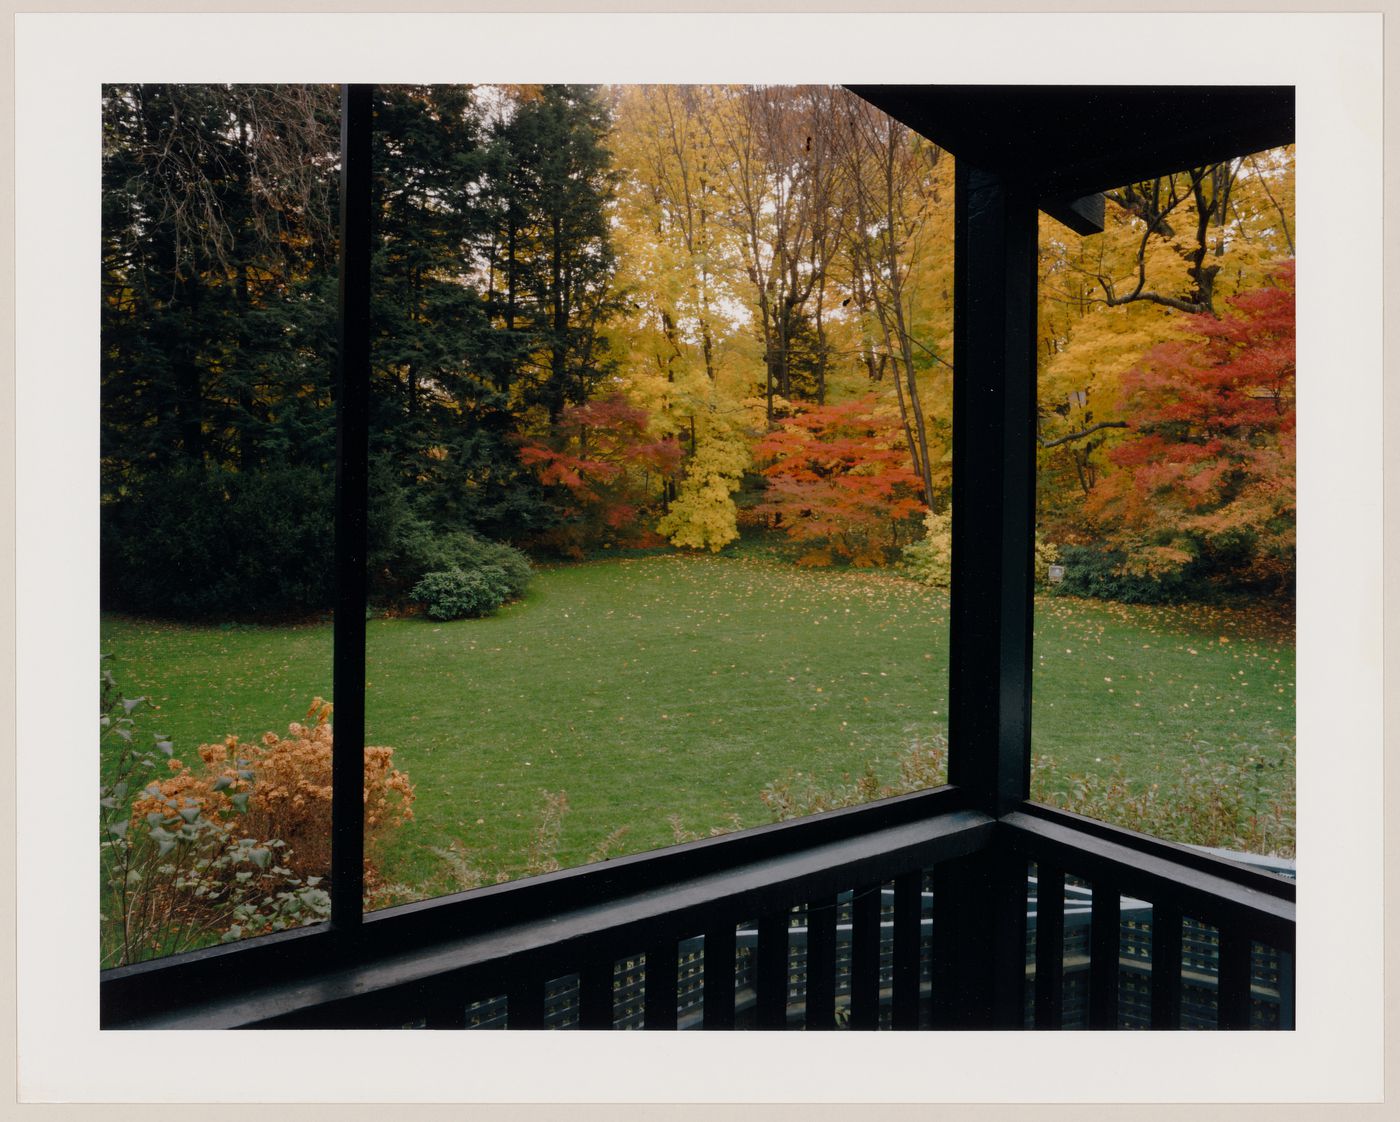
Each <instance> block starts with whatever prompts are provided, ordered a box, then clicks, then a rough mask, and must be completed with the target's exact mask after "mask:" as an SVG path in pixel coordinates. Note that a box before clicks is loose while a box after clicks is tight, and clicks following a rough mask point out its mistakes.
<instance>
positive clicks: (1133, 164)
mask: <svg viewBox="0 0 1400 1122" xmlns="http://www.w3.org/2000/svg"><path fill="white" fill-rule="evenodd" d="M850 89H851V90H852V91H853V92H854V93H856V94H859V95H860V96H861V97H863V98H865V99H866V100H867V101H869V102H871V103H872V104H873V105H875V106H876V107H877V108H879V109H882V110H884V111H885V112H886V113H888V114H890V116H892V117H894V118H896V119H897V120H899V121H902V122H903V123H904V124H906V125H908V126H909V127H910V128H912V129H914V130H915V131H916V132H918V133H921V134H922V135H924V136H926V137H928V138H929V139H930V140H932V141H933V142H934V143H936V144H938V145H939V146H940V147H943V148H946V149H947V150H948V151H950V152H952V153H953V155H954V156H955V157H958V158H961V159H965V160H967V161H969V162H970V163H972V164H975V165H977V166H979V167H982V168H985V169H986V170H989V171H999V172H1003V173H1005V174H1007V175H1012V176H1015V177H1017V178H1022V179H1027V180H1030V181H1031V182H1033V183H1034V184H1035V185H1036V189H1037V191H1038V193H1039V194H1040V195H1041V197H1043V198H1057V199H1072V198H1076V197H1079V196H1082V195H1090V194H1093V193H1095V192H1098V191H1104V190H1107V189H1110V188H1113V187H1120V186H1122V185H1123V184H1125V183H1133V182H1137V181H1140V180H1143V179H1149V178H1152V177H1154V176H1158V175H1166V174H1168V173H1170V172H1174V171H1180V170H1182V169H1184V168H1189V167H1200V166H1202V165H1204V164H1210V163H1217V162H1220V161H1223V160H1227V159H1230V158H1232V157H1235V156H1242V155H1246V154H1248V153H1250V152H1258V151H1262V150H1264V149H1267V148H1275V147H1278V146H1280V145H1283V144H1290V143H1292V141H1293V137H1294V91H1293V87H1292V86H968V85H962V86H936V85H930V86H910V85H899V86H897V85H889V86H863V85H861V86H851V87H850Z"/></svg>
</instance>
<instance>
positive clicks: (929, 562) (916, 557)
mask: <svg viewBox="0 0 1400 1122" xmlns="http://www.w3.org/2000/svg"><path fill="white" fill-rule="evenodd" d="M903 554H904V563H903V567H904V572H905V574H906V575H907V576H909V577H911V578H912V579H913V580H916V581H918V582H919V583H920V584H926V585H928V586H929V587H931V588H949V587H951V585H952V583H953V515H952V512H951V511H944V512H943V513H942V514H934V513H933V512H932V511H930V512H929V513H928V514H926V515H924V536H923V537H922V538H920V539H919V540H918V541H916V542H915V543H914V544H913V545H906V546H905V547H904V550H903ZM1059 554H1060V550H1059V547H1058V546H1055V545H1052V544H1051V543H1049V542H1047V541H1045V540H1044V539H1043V538H1042V537H1041V536H1040V533H1039V531H1037V532H1036V535H1035V583H1036V585H1037V586H1043V585H1045V584H1046V583H1047V582H1048V580H1049V575H1050V566H1051V564H1052V563H1054V562H1055V561H1057V560H1058V559H1059Z"/></svg>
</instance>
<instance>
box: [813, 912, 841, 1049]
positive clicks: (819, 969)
mask: <svg viewBox="0 0 1400 1122" xmlns="http://www.w3.org/2000/svg"><path fill="white" fill-rule="evenodd" d="M835 1026H836V897H835V896H825V897H822V898H820V899H817V900H812V901H810V902H809V903H808V904H807V1027H808V1028H809V1029H829V1028H834V1027H835Z"/></svg>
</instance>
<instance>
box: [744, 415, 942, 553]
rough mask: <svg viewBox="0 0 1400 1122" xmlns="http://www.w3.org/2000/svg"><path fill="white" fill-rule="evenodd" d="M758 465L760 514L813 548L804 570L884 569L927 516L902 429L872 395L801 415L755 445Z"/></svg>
mask: <svg viewBox="0 0 1400 1122" xmlns="http://www.w3.org/2000/svg"><path fill="white" fill-rule="evenodd" d="M754 458H755V460H756V461H757V462H758V463H759V464H760V465H762V470H763V474H764V477H765V478H766V480H767V483H768V490H767V497H766V499H765V501H764V502H762V503H760V504H759V505H758V506H757V507H755V510H756V511H757V512H758V513H760V514H764V515H768V516H771V517H772V518H773V519H774V521H775V523H776V524H777V525H778V526H780V527H781V528H782V529H783V530H784V531H785V532H786V533H787V534H788V535H789V536H790V537H792V538H795V539H797V540H799V541H806V542H811V543H813V545H814V547H815V548H814V549H812V550H811V551H810V552H808V553H807V554H806V555H804V556H803V557H802V558H800V562H801V563H803V564H808V565H814V564H828V563H830V561H831V560H832V559H833V556H840V557H845V558H848V559H850V560H851V561H852V562H854V563H855V564H856V565H880V564H884V563H885V562H886V561H887V560H889V558H890V557H891V556H892V555H893V554H894V552H895V550H897V549H898V547H899V546H900V544H901V535H905V534H906V531H908V530H909V529H910V527H911V526H912V525H914V522H913V520H914V519H915V518H916V517H917V516H918V515H920V514H922V513H923V512H924V510H925V507H924V503H923V499H922V498H921V495H922V491H923V483H922V481H921V480H920V478H919V476H918V475H916V474H915V472H914V469H913V464H912V462H911V460H910V457H909V452H908V449H907V448H906V447H905V445H904V436H903V433H902V431H901V429H900V425H899V421H898V419H897V418H895V417H893V416H890V415H888V414H886V413H884V412H882V411H881V410H880V409H879V407H878V405H877V404H876V400H875V398H874V396H873V395H870V396H866V397H863V398H859V399H857V400H854V401H846V402H841V403H839V404H834V405H822V406H810V407H805V408H803V410H802V411H801V412H799V413H798V414H797V415H796V416H794V417H791V418H789V419H788V420H785V421H783V422H782V423H781V424H780V426H779V427H778V428H777V429H775V430H774V431H773V432H770V433H768V434H767V435H766V436H764V437H763V438H762V439H761V440H760V441H759V442H758V443H757V445H755V447H754ZM906 536H907V535H906Z"/></svg>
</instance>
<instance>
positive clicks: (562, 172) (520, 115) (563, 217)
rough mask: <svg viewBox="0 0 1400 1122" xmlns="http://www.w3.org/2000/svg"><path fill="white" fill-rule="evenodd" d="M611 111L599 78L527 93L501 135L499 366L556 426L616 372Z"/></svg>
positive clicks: (494, 247)
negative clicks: (610, 348)
mask: <svg viewBox="0 0 1400 1122" xmlns="http://www.w3.org/2000/svg"><path fill="white" fill-rule="evenodd" d="M609 127H610V122H609V118H608V111H607V108H606V106H605V105H604V104H603V101H602V99H601V98H600V97H599V95H598V91H597V89H596V88H594V87H592V86H542V87H538V88H536V89H529V90H526V91H522V92H521V93H520V94H518V95H517V97H516V99H515V105H514V107H513V111H512V112H511V113H510V114H509V115H507V116H506V117H505V118H504V119H503V120H501V121H499V122H498V124H497V125H496V127H495V129H494V132H493V137H492V142H493V143H492V148H493V152H492V158H491V164H490V167H491V172H492V182H491V184H490V191H489V199H490V212H491V215H492V221H493V229H492V231H491V238H490V241H489V250H490V251H489V260H490V272H491V288H490V296H491V304H492V313H493V320H494V322H496V323H497V324H499V325H500V326H501V327H503V328H504V332H505V340H504V341H503V342H502V343H501V344H500V345H499V346H498V349H497V364H498V369H500V370H502V371H503V372H504V377H505V378H506V379H507V380H509V381H513V382H517V383H519V384H520V385H521V386H522V388H523V390H524V395H523V400H524V402H525V403H526V404H527V405H528V406H530V407H533V408H537V409H538V410H540V412H542V414H543V416H542V417H540V418H538V421H537V423H538V424H540V425H543V424H548V425H549V426H550V427H551V428H552V427H553V426H554V425H556V424H557V422H558V420H559V416H560V414H561V413H562V412H563V410H564V408H565V406H567V405H569V404H581V403H583V402H585V401H587V400H588V398H589V396H590V394H591V393H592V391H593V389H594V387H595V386H597V384H598V383H599V381H600V380H601V379H602V378H603V377H604V376H605V375H606V373H607V371H608V368H609V359H608V355H607V350H606V340H605V339H604V337H603V336H602V334H601V331H602V328H603V327H604V326H605V325H606V323H607V321H608V319H609V318H610V317H611V316H612V315H613V314H614V313H615V312H616V311H617V310H618V309H619V301H618V297H617V293H616V292H615V290H614V288H613V276H614V273H615V259H614V255H613V250H612V246H611V243H610V239H609V235H608V229H609V226H608V209H609V206H610V203H611V200H612V197H613V192H614V185H615V174H614V172H613V170H612V157H611V154H610V153H609V152H608V150H607V147H606V143H605V142H606V138H607V134H608V130H609Z"/></svg>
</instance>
